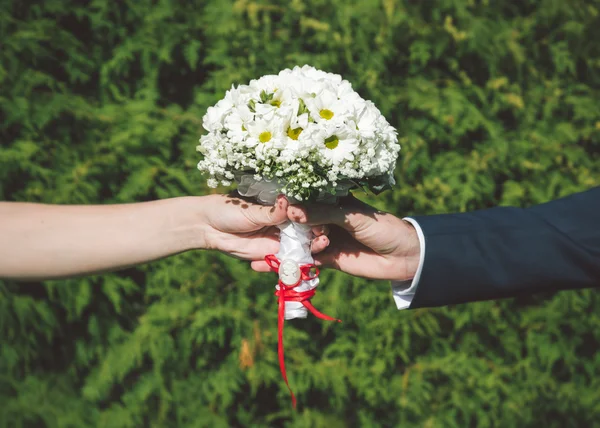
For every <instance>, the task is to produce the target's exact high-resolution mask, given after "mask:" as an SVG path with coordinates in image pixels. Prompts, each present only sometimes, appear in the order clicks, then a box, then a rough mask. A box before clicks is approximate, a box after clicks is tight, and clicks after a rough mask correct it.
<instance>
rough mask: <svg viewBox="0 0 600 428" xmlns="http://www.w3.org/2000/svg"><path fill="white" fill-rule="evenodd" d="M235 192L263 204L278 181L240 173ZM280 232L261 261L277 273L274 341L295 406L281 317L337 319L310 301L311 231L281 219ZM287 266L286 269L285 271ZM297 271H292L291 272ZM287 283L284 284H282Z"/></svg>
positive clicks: (313, 276) (314, 279) (314, 273)
mask: <svg viewBox="0 0 600 428" xmlns="http://www.w3.org/2000/svg"><path fill="white" fill-rule="evenodd" d="M238 183H239V186H238V193H239V194H240V195H242V196H246V197H255V198H256V199H257V200H258V201H259V202H261V203H264V204H273V203H274V202H275V199H276V198H277V196H278V194H279V192H278V189H279V188H280V186H281V185H280V184H278V183H276V182H273V181H268V180H260V181H257V180H255V179H254V178H253V177H252V176H247V175H245V176H243V177H241V178H240V179H238ZM278 227H279V230H280V231H281V234H280V238H279V240H280V245H279V252H278V253H277V254H269V255H267V256H266V257H265V261H266V262H267V263H268V264H269V266H270V267H271V268H272V269H273V270H274V271H275V272H277V273H278V274H279V281H278V283H277V286H276V287H275V288H276V290H277V291H276V292H275V295H276V296H277V300H278V316H277V330H278V344H277V353H278V356H279V367H280V369H281V375H282V377H283V380H284V381H285V384H286V385H287V387H288V389H289V391H290V394H291V396H292V405H293V406H294V408H295V407H296V397H295V396H294V393H293V392H292V389H291V388H290V385H289V382H288V379H287V373H286V370H285V356H284V349H283V326H284V321H285V320H290V319H294V318H306V317H307V315H308V312H309V311H310V313H312V314H313V315H314V316H316V317H317V318H320V319H323V320H326V321H337V322H341V321H340V320H338V319H336V318H332V317H330V316H328V315H325V314H323V313H321V312H319V311H318V310H317V309H315V307H314V306H313V305H312V303H311V302H310V299H311V298H312V297H313V296H314V295H315V292H316V288H317V286H318V285H319V270H318V269H317V268H316V267H315V265H314V259H313V257H312V254H311V248H310V246H311V241H312V231H311V227H310V226H308V225H304V224H300V223H295V222H292V221H288V222H285V223H283V224H281V225H279V226H278ZM286 269H290V270H291V271H290V272H286ZM296 270H297V271H299V272H294V271H296ZM294 273H296V274H297V279H296V280H295V281H294V282H292V283H290V282H289V281H284V280H282V279H283V278H289V277H293V275H294ZM286 282H287V283H286Z"/></svg>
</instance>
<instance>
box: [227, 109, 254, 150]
mask: <svg viewBox="0 0 600 428" xmlns="http://www.w3.org/2000/svg"><path fill="white" fill-rule="evenodd" d="M253 120H254V113H252V112H251V111H250V109H249V108H248V106H247V105H241V106H238V107H237V108H234V109H232V111H231V113H230V114H229V115H228V116H227V117H226V118H225V128H226V129H227V137H228V138H229V139H231V140H232V141H236V142H242V141H243V140H244V139H245V138H246V136H247V135H248V125H249V124H250V123H251V122H252V121H253Z"/></svg>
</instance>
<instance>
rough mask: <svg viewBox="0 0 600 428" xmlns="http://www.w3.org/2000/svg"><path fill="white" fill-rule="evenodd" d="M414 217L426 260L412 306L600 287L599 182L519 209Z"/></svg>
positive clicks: (507, 208)
mask: <svg viewBox="0 0 600 428" xmlns="http://www.w3.org/2000/svg"><path fill="white" fill-rule="evenodd" d="M413 218H414V219H415V220H416V221H417V222H418V223H419V226H421V229H422V230H423V234H424V236H425V261H424V263H423V270H422V271H421V277H420V280H419V283H418V286H417V291H416V293H415V297H414V299H413V301H412V303H411V306H410V308H411V309H412V308H419V307H428V306H442V305H450V304H456V303H465V302H471V301H477V300H488V299H498V298H503V297H513V296H517V295H521V294H532V293H535V292H540V291H554V290H566V289H578V288H586V287H600V187H597V188H594V189H591V190H588V191H586V192H583V193H577V194H575V195H571V196H568V197H566V198H563V199H558V200H555V201H552V202H549V203H546V204H542V205H537V206H534V207H531V208H525V209H522V208H511V207H498V208H492V209H488V210H481V211H475V212H471V213H461V214H444V215H433V216H415V217H413Z"/></svg>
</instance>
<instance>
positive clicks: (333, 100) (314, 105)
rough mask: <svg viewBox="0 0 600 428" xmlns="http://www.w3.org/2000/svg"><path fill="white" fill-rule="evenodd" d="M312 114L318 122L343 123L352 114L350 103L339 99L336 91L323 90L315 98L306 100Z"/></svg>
mask: <svg viewBox="0 0 600 428" xmlns="http://www.w3.org/2000/svg"><path fill="white" fill-rule="evenodd" d="M306 106H307V107H308V109H309V110H310V116H311V117H312V118H313V119H314V120H315V121H316V122H318V123H323V122H329V121H333V122H335V123H342V122H343V121H344V120H345V119H346V118H347V117H348V115H349V114H350V112H349V110H348V107H349V106H348V104H347V103H345V102H344V101H343V100H340V99H338V97H337V94H336V93H335V92H332V91H329V90H327V89H324V90H322V91H321V92H320V93H319V94H317V96H316V97H315V98H309V99H308V100H306Z"/></svg>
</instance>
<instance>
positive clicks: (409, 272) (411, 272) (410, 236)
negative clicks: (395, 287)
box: [399, 219, 421, 281]
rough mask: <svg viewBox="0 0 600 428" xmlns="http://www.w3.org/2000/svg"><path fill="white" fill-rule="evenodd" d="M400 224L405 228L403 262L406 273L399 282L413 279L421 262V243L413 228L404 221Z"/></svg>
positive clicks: (408, 222) (409, 223)
mask: <svg viewBox="0 0 600 428" xmlns="http://www.w3.org/2000/svg"><path fill="white" fill-rule="evenodd" d="M402 222H403V223H404V225H405V226H406V230H407V237H406V252H405V254H404V255H403V257H404V260H405V266H406V273H405V275H404V276H403V278H401V279H399V280H402V281H410V280H412V279H414V277H415V276H416V274H417V270H418V269H419V264H420V260H421V243H420V239H419V235H418V233H417V230H416V228H415V226H414V225H413V224H412V223H411V222H410V221H407V220H406V219H403V220H402Z"/></svg>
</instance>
